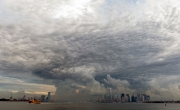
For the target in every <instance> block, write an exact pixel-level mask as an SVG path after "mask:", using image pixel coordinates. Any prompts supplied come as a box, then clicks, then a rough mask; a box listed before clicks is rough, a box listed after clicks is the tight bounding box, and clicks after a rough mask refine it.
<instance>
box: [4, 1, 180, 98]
mask: <svg viewBox="0 0 180 110" xmlns="http://www.w3.org/2000/svg"><path fill="white" fill-rule="evenodd" d="M179 6H180V1H179V0H158V1H157V0H1V1H0V93H1V94H0V97H6V98H9V97H10V93H11V92H13V93H14V94H18V93H22V94H29V95H30V94H37V95H41V94H47V92H48V91H50V92H52V94H55V97H56V99H63V100H64V99H69V98H71V99H78V98H80V97H79V96H80V95H81V96H83V97H81V99H83V98H84V99H86V98H90V97H93V96H97V95H102V94H107V93H108V91H107V88H109V87H111V88H112V92H113V94H117V92H120V93H129V94H133V93H146V94H149V95H150V96H151V99H152V100H166V99H174V100H178V99H180V80H179V79H180V37H179V34H180V31H179V29H180V8H179ZM20 96H21V94H20ZM20 96H19V97H20ZM22 96H23V95H22ZM77 97H78V98H77Z"/></svg>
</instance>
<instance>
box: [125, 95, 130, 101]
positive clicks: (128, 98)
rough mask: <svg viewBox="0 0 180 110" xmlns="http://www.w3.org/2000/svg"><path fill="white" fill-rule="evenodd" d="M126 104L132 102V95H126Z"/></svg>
mask: <svg viewBox="0 0 180 110" xmlns="http://www.w3.org/2000/svg"><path fill="white" fill-rule="evenodd" d="M126 102H130V95H129V94H126Z"/></svg>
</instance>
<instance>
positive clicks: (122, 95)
mask: <svg viewBox="0 0 180 110" xmlns="http://www.w3.org/2000/svg"><path fill="white" fill-rule="evenodd" d="M124 101H125V97H124V93H122V94H121V102H124Z"/></svg>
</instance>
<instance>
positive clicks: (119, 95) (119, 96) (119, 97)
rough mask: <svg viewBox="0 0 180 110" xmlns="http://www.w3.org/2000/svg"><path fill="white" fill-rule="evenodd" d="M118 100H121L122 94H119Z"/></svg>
mask: <svg viewBox="0 0 180 110" xmlns="http://www.w3.org/2000/svg"><path fill="white" fill-rule="evenodd" d="M118 99H120V100H121V94H120V92H118Z"/></svg>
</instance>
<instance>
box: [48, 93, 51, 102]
mask: <svg viewBox="0 0 180 110" xmlns="http://www.w3.org/2000/svg"><path fill="white" fill-rule="evenodd" d="M50 100H51V92H48V102H50Z"/></svg>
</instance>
